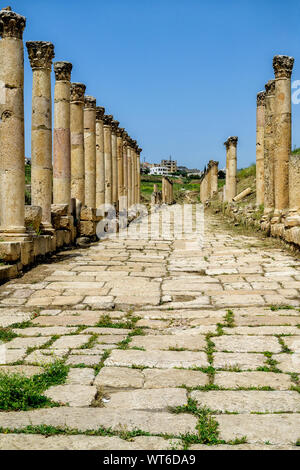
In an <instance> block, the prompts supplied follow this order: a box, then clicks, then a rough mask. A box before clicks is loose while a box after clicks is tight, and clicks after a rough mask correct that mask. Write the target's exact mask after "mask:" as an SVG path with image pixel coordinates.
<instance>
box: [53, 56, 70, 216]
mask: <svg viewBox="0 0 300 470" xmlns="http://www.w3.org/2000/svg"><path fill="white" fill-rule="evenodd" d="M71 71H72V64H71V63H70V62H56V63H55V64H54V72H55V79H56V83H55V92H54V133H53V202H54V204H68V206H69V212H70V203H71V133H70V89H71V83H70V80H71Z"/></svg>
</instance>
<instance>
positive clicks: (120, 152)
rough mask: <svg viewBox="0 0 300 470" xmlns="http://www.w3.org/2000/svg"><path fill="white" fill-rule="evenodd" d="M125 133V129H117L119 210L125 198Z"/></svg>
mask: <svg viewBox="0 0 300 470" xmlns="http://www.w3.org/2000/svg"><path fill="white" fill-rule="evenodd" d="M123 132H124V129H120V128H118V129H117V168H118V194H117V200H118V206H119V209H120V208H121V207H122V204H121V203H120V201H121V198H122V197H123V196H124V194H123V189H124V171H123Z"/></svg>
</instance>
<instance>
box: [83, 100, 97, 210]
mask: <svg viewBox="0 0 300 470" xmlns="http://www.w3.org/2000/svg"><path fill="white" fill-rule="evenodd" d="M84 165H85V205H86V206H87V207H90V208H92V209H95V208H96V98H94V97H93V96H86V97H85V100H84Z"/></svg>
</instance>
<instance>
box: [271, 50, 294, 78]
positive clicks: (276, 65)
mask: <svg viewBox="0 0 300 470" xmlns="http://www.w3.org/2000/svg"><path fill="white" fill-rule="evenodd" d="M294 61H295V59H294V57H289V56H287V55H276V56H275V57H274V59H273V69H274V73H275V78H291V75H292V70H293V66H294Z"/></svg>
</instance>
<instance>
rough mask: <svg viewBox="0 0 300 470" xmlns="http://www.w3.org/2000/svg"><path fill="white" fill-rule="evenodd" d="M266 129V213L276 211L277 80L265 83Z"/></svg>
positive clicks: (266, 214)
mask: <svg viewBox="0 0 300 470" xmlns="http://www.w3.org/2000/svg"><path fill="white" fill-rule="evenodd" d="M265 89H266V95H265V129H264V215H265V216H268V215H270V214H271V213H272V212H273V211H274V206H275V196H274V138H275V123H274V107H275V80H269V81H268V83H267V84H266V85H265Z"/></svg>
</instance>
